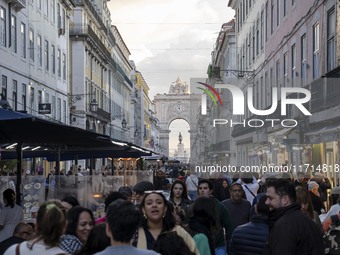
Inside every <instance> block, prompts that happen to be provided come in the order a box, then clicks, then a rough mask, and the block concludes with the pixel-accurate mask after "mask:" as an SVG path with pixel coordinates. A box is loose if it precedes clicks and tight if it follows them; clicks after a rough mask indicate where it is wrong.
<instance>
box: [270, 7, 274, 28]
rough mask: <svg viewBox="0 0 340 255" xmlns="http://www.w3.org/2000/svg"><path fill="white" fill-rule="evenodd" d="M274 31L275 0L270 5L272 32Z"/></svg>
mask: <svg viewBox="0 0 340 255" xmlns="http://www.w3.org/2000/svg"><path fill="white" fill-rule="evenodd" d="M273 32H274V0H272V3H271V7H270V34H273Z"/></svg>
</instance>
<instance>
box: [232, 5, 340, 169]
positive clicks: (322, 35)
mask: <svg viewBox="0 0 340 255" xmlns="http://www.w3.org/2000/svg"><path fill="white" fill-rule="evenodd" d="M228 5H229V6H230V7H232V8H233V9H234V10H235V11H236V16H235V18H236V24H237V25H236V42H237V49H238V51H237V52H238V53H237V63H238V69H239V70H248V71H249V70H254V76H253V77H252V79H250V80H246V82H244V81H242V79H239V80H240V81H241V83H243V84H244V90H243V91H244V94H245V96H246V94H247V90H246V88H247V87H249V86H253V97H252V99H253V105H254V107H255V108H256V109H263V110H264V109H269V108H270V107H271V106H272V104H273V93H272V88H273V87H276V88H277V90H278V105H279V106H278V107H277V109H276V111H274V113H272V114H271V115H268V116H265V117H267V118H272V119H278V120H282V119H293V120H294V121H296V124H297V125H296V127H294V128H285V127H283V126H282V125H280V124H277V123H276V125H274V126H272V125H269V124H268V123H266V124H265V125H263V126H262V127H260V128H253V127H249V126H248V127H243V125H239V126H237V127H236V128H234V130H233V134H232V135H233V137H234V139H235V141H236V144H237V158H238V163H239V164H241V165H254V164H255V165H258V164H263V165H269V164H275V165H280V164H284V163H287V162H289V163H294V164H297V165H299V164H301V163H312V162H315V163H316V164H317V165H319V164H329V165H332V164H334V162H337V161H338V157H337V156H336V155H338V149H337V144H336V143H337V135H336V136H335V133H336V131H334V129H333V128H331V126H332V127H333V126H337V124H336V123H337V122H338V120H337V118H338V115H336V114H334V110H335V109H337V108H336V105H337V103H336V102H335V98H336V97H337V96H336V95H337V93H338V92H337V91H338V90H337V89H336V86H335V84H336V83H335V82H334V79H333V80H332V79H331V78H332V77H333V78H335V77H338V72H337V66H338V64H339V63H338V61H337V57H336V56H337V55H339V54H338V53H337V49H338V46H337V44H338V43H337V40H336V38H337V33H336V32H337V30H338V29H337V26H336V24H337V23H336V21H337V19H338V18H337V17H338V16H339V15H338V14H337V7H338V6H337V5H338V3H337V2H336V1H317V0H316V1H306V2H303V3H302V2H299V1H279V0H277V1H276V0H269V1H263V2H257V1H248V0H246V1H245V0H242V1H241V0H239V1H234V0H230V1H229V3H228ZM282 88H292V89H293V90H294V89H295V88H304V89H307V90H309V91H310V92H311V95H312V98H311V100H310V101H309V102H308V103H306V104H304V107H305V108H306V109H307V110H309V111H310V112H311V113H312V116H306V115H305V114H304V113H303V112H302V111H301V110H299V109H297V108H296V107H291V106H289V107H288V108H287V109H286V115H284V116H283V115H282V113H281V110H282V109H280V102H281V101H280V100H281V89H282ZM300 96H301V97H303V95H297V94H296V93H295V94H294V93H292V94H290V95H289V97H291V98H298V97H300ZM334 107H335V108H334ZM326 108H330V109H329V110H325V109H326ZM245 109H247V107H245ZM244 117H245V120H246V122H248V121H249V120H250V119H254V118H257V119H259V116H256V115H254V114H251V113H250V112H249V111H246V112H245V116H244ZM260 120H263V118H262V119H260ZM325 121H328V125H326V124H325V123H326V122H325ZM322 123H323V124H322ZM329 123H331V124H329ZM325 125H326V126H325ZM324 129H327V130H328V131H329V130H331V132H330V133H331V135H327V134H328V133H329V132H326V133H325V132H324V131H322V130H324ZM320 130H321V131H320ZM320 132H321V133H320ZM334 132H335V133H334ZM320 136H325V138H323V139H320Z"/></svg>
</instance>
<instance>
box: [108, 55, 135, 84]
mask: <svg viewBox="0 0 340 255" xmlns="http://www.w3.org/2000/svg"><path fill="white" fill-rule="evenodd" d="M109 61H110V63H111V65H112V66H113V67H114V68H115V69H116V70H117V72H118V73H119V74H120V75H121V76H122V77H123V78H124V80H125V81H126V82H127V83H128V84H129V85H130V86H131V88H132V87H133V83H132V81H131V80H130V79H129V77H128V76H127V75H126V74H125V72H124V70H123V68H121V66H120V65H119V64H118V63H117V62H116V61H115V60H114V59H112V58H110V59H109Z"/></svg>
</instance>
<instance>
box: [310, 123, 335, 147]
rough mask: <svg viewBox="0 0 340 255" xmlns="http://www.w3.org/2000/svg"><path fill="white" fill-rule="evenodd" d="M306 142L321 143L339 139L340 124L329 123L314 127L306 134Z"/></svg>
mask: <svg viewBox="0 0 340 255" xmlns="http://www.w3.org/2000/svg"><path fill="white" fill-rule="evenodd" d="M304 136H305V143H306V144H319V143H327V142H332V141H337V140H338V138H339V137H340V125H339V124H337V125H328V126H323V127H318V128H314V129H312V130H311V131H310V132H307V133H305V134H304Z"/></svg>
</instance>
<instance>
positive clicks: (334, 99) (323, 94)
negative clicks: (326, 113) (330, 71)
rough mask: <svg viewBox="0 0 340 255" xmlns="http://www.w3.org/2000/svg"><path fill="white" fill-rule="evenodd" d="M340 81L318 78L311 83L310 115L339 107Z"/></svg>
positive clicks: (337, 79)
mask: <svg viewBox="0 0 340 255" xmlns="http://www.w3.org/2000/svg"><path fill="white" fill-rule="evenodd" d="M339 82H340V79H339V78H326V77H325V78H320V79H318V80H315V81H313V82H312V83H311V86H310V87H311V88H310V89H311V94H312V97H311V102H310V110H311V113H312V114H313V113H316V112H321V111H323V110H326V109H329V108H332V107H334V106H338V105H340V100H339V98H340V86H339Z"/></svg>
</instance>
